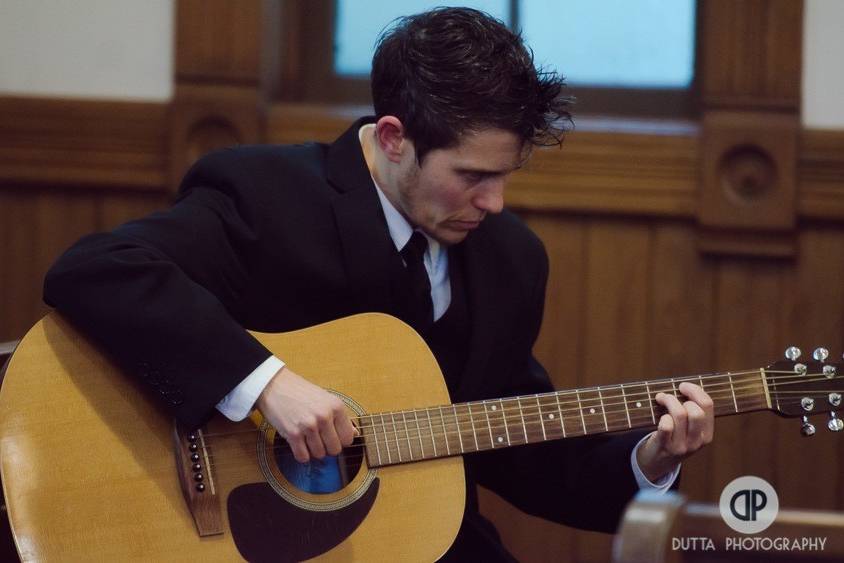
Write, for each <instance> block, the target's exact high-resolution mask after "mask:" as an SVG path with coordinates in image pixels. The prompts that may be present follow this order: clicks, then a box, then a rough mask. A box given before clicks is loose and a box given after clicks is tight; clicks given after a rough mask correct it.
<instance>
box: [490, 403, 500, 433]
mask: <svg viewBox="0 0 844 563" xmlns="http://www.w3.org/2000/svg"><path fill="white" fill-rule="evenodd" d="M497 408H498V407H496V406H495V405H492V410H496V409H497ZM499 439H500V438H499Z"/></svg>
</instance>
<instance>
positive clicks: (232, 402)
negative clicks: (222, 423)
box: [217, 356, 284, 422]
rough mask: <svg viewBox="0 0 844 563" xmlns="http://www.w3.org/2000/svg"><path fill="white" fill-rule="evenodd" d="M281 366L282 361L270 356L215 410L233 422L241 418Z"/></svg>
mask: <svg viewBox="0 0 844 563" xmlns="http://www.w3.org/2000/svg"><path fill="white" fill-rule="evenodd" d="M283 367H284V362H282V361H281V360H279V359H278V358H276V357H275V356H270V357H269V358H267V359H266V360H264V361H263V362H262V363H261V365H259V366H258V367H256V368H255V369H254V370H253V371H252V373H250V374H249V375H247V376H246V379H244V380H243V381H241V382H240V384H239V385H238V386H237V387H235V388H234V389H232V390H231V391H230V392H229V394H228V395H226V396H225V397H223V400H222V401H220V402H219V403H217V410H218V411H220V412H221V413H223V414H224V415H225V417H226V418H228V419H229V420H232V421H234V422H237V421H239V420H243V419H244V418H246V417H247V416H249V413H250V412H252V407H254V406H255V401H257V400H258V397H260V396H261V393H262V392H263V391H264V387H266V386H267V384H268V383H269V382H270V380H271V379H272V378H273V376H274V375H275V374H276V373H278V370H280V369H281V368H283Z"/></svg>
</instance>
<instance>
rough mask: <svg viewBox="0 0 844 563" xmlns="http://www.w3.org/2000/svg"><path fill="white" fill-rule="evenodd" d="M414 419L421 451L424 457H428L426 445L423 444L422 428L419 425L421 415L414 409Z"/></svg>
mask: <svg viewBox="0 0 844 563" xmlns="http://www.w3.org/2000/svg"><path fill="white" fill-rule="evenodd" d="M413 420H414V421H415V422H416V436H417V437H418V438H419V453H420V455H421V457H422V459H425V457H427V456H426V455H425V446H423V445H422V429H421V428H420V427H419V416H418V415H417V414H416V411H415V410H414V411H413Z"/></svg>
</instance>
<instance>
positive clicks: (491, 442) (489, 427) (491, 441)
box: [482, 401, 495, 449]
mask: <svg viewBox="0 0 844 563" xmlns="http://www.w3.org/2000/svg"><path fill="white" fill-rule="evenodd" d="M482 402H483V405H484V416H485V417H486V427H487V430H489V447H490V449H494V448H495V438H493V437H492V423H491V422H490V421H489V411H488V410H487V404H486V401H482Z"/></svg>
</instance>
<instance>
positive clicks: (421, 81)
mask: <svg viewBox="0 0 844 563" xmlns="http://www.w3.org/2000/svg"><path fill="white" fill-rule="evenodd" d="M371 82H372V100H373V104H374V106H375V115H376V117H378V118H380V117H383V116H385V115H394V116H396V117H398V118H399V119H400V120H401V121H402V123H403V124H404V126H405V131H406V135H407V136H408V137H409V138H410V139H411V140H412V141H413V142H414V144H415V145H416V157H417V160H418V161H419V163H420V164H421V163H422V160H423V158H424V156H425V154H426V153H427V152H428V151H430V150H433V149H438V148H447V147H452V146H456V145H457V144H458V143H459V140H460V136H461V135H462V134H463V133H465V132H467V131H480V130H483V129H487V128H498V129H504V130H507V131H512V132H513V133H515V134H516V135H517V136H518V137H519V138H521V139H522V140H523V141H524V142H525V143H530V144H532V145H540V146H551V145H559V144H561V143H562V139H563V134H564V133H565V132H566V131H567V130H568V129H569V128H570V126H571V124H572V121H571V114H570V113H569V111H568V108H569V107H570V105H571V103H572V98H570V97H568V96H565V95H563V87H564V86H565V83H564V81H563V77H562V76H560V75H559V74H557V73H556V72H553V71H546V70H543V69H537V68H536V67H535V66H534V61H533V52H532V51H530V50H529V49H528V48H526V47H525V44H524V41H523V40H522V37H521V35H520V34H516V33H513V32H512V31H510V30H509V29H507V27H506V26H505V25H504V24H503V23H502V22H500V21H499V20H497V19H495V18H493V17H492V16H490V15H489V14H486V13H484V12H480V11H478V10H473V9H470V8H436V9H434V10H431V11H429V12H424V13H421V14H417V15H414V16H407V17H403V18H399V19H397V20H396V21H395V22H394V23H393V24H392V25H391V26H389V27H388V28H387V29H386V30H385V31H384V32H382V34H381V36H380V37H379V39H378V42H377V44H376V49H375V56H374V57H373V60H372V76H371Z"/></svg>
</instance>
